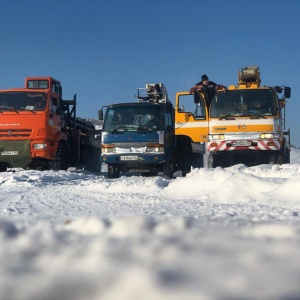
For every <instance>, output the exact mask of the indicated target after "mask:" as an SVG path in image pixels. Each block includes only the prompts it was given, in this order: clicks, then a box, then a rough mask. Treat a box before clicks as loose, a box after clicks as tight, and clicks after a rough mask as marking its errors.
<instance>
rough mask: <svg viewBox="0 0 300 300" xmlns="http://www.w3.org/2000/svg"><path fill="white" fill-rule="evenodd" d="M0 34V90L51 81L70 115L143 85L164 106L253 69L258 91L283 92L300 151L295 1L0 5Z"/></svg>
mask: <svg viewBox="0 0 300 300" xmlns="http://www.w3.org/2000/svg"><path fill="white" fill-rule="evenodd" d="M0 28H1V47H0V65H1V72H0V89H3V88H12V87H21V86H23V84H24V79H25V77H26V76H48V75H49V76H52V77H54V78H56V79H58V80H60V81H61V83H62V86H63V98H64V99H70V98H72V97H73V95H74V94H75V93H76V94H77V99H78V112H77V115H78V116H80V117H91V118H97V111H98V109H99V108H101V107H102V106H103V105H108V104H110V103H116V102H127V101H136V98H135V94H136V89H137V88H140V87H144V86H145V84H146V83H157V82H162V83H164V84H165V86H166V88H167V90H168V93H169V98H170V99H171V101H172V102H173V103H174V99H175V94H176V92H178V91H185V90H188V89H189V88H190V87H191V86H193V85H194V84H195V83H196V82H198V81H199V80H200V77H201V75H202V74H204V73H206V74H207V75H208V76H209V78H210V79H211V80H213V81H215V82H216V83H220V84H224V85H227V86H228V85H236V84H237V73H238V70H240V69H241V68H243V67H246V66H250V65H257V66H259V67H260V71H261V78H262V85H268V86H275V85H286V86H290V87H291V88H292V97H291V99H290V100H289V101H288V103H287V109H286V127H287V128H290V129H291V142H292V144H293V145H295V146H300V133H299V132H297V131H298V128H299V109H300V103H299V99H298V98H299V95H300V87H299V84H300V80H299V79H300V76H299V72H300V60H299V55H300V42H299V40H300V39H299V30H300V1H299V0H286V1H282V0H280V1H279V0H252V1H247V2H246V1H241V0H228V1H224V0H215V1H208V0H206V1H202V0H178V1H174V0H151V1H147V0H109V1H108V0H72V1H71V0H70V1H68V0H60V1H58V0H52V1H40V0H1V10H0ZM298 71H299V72H298Z"/></svg>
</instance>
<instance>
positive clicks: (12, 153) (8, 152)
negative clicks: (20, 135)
mask: <svg viewBox="0 0 300 300" xmlns="http://www.w3.org/2000/svg"><path fill="white" fill-rule="evenodd" d="M18 154H19V152H18V151H1V155H18Z"/></svg>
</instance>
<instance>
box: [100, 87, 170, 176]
mask: <svg viewBox="0 0 300 300" xmlns="http://www.w3.org/2000/svg"><path fill="white" fill-rule="evenodd" d="M136 97H137V102H131V103H118V104H112V105H110V106H108V107H105V118H104V122H103V127H102V139H101V158H100V160H101V163H102V164H107V167H108V177H109V178H118V177H119V176H120V172H123V173H131V172H138V173H141V174H143V175H145V176H149V175H158V173H159V172H162V173H163V176H164V177H166V178H170V177H172V174H173V170H174V113H173V105H172V103H171V102H170V101H169V100H168V98H167V91H166V89H165V87H164V85H163V84H162V83H158V84H146V88H139V89H138V93H137V96H136ZM103 109H104V108H103ZM103 109H102V110H100V119H102V118H103Z"/></svg>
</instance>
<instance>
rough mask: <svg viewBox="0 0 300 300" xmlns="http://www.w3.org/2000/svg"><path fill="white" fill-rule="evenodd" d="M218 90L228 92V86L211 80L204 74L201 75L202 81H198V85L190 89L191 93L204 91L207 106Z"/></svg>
mask: <svg viewBox="0 0 300 300" xmlns="http://www.w3.org/2000/svg"><path fill="white" fill-rule="evenodd" d="M217 90H223V92H224V93H226V91H227V88H226V86H224V85H221V84H216V83H215V82H213V81H210V80H209V79H208V77H207V75H206V74H204V75H202V76H201V81H200V82H198V83H196V85H195V86H193V87H192V88H191V89H190V93H191V94H193V93H194V92H195V91H201V92H203V93H204V95H205V98H206V99H207V100H206V101H207V107H210V102H211V100H212V98H213V97H214V95H215V94H216V91H217Z"/></svg>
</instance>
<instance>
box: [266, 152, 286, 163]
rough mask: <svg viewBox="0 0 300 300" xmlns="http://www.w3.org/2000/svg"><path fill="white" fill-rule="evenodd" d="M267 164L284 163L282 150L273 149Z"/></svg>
mask: <svg viewBox="0 0 300 300" xmlns="http://www.w3.org/2000/svg"><path fill="white" fill-rule="evenodd" d="M269 164H271V165H282V164H285V157H284V153H283V151H282V150H279V151H273V152H272V153H271V154H270V156H269Z"/></svg>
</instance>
